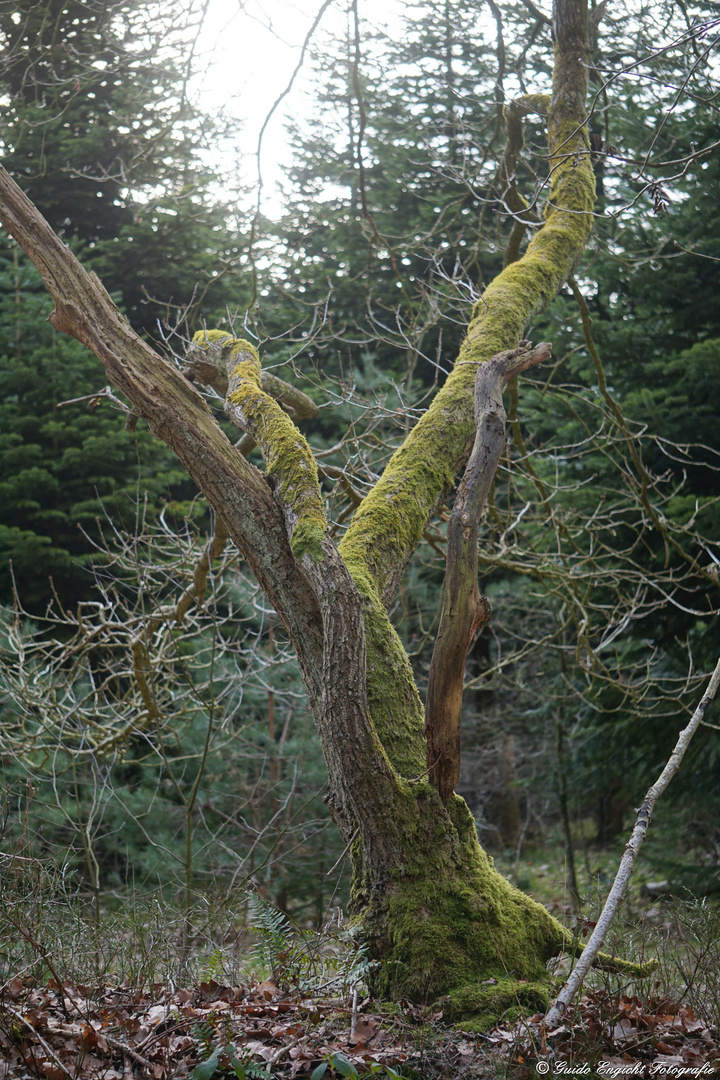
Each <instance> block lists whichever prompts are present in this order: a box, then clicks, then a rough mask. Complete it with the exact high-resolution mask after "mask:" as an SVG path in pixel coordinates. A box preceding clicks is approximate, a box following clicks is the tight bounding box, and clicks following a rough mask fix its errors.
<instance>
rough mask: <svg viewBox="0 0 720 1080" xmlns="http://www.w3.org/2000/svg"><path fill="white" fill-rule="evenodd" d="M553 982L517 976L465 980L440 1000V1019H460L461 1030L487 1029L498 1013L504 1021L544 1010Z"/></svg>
mask: <svg viewBox="0 0 720 1080" xmlns="http://www.w3.org/2000/svg"><path fill="white" fill-rule="evenodd" d="M551 992H552V985H551V982H550V980H549V979H548V980H543V981H542V982H530V981H527V982H520V981H519V980H517V979H498V980H496V981H494V982H491V981H489V980H488V982H487V983H486V984H482V983H468V984H467V985H465V986H461V987H460V989H459V990H455V991H453V993H452V994H448V995H447V997H445V998H443V999H442V1000H441V1004H442V1009H443V1020H446V1021H447V1022H448V1023H451V1024H458V1023H460V1024H461V1026H462V1029H463V1031H476V1032H482V1031H489V1029H490V1028H492V1027H494V1026H495V1024H497V1022H498V1020H499V1019H500V1017H502V1018H503V1020H504V1021H505V1022H507V1023H511V1022H512V1021H513V1020H515V1019H517V1018H519V1017H520V1016H522V1015H523V1014H527V1013H528V1012H539V1011H540V1010H543V1011H546V1010H547V1008H548V1006H549V1005H550V997H551Z"/></svg>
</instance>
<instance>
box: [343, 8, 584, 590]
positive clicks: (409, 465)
mask: <svg viewBox="0 0 720 1080" xmlns="http://www.w3.org/2000/svg"><path fill="white" fill-rule="evenodd" d="M586 17H587V14H586V12H585V15H584V16H583V18H584V19H585V20H586ZM584 26H585V30H586V22H585V24H584ZM585 30H584V29H583V20H582V19H581V20H580V21H579V23H578V36H577V37H575V36H574V34H573V35H571V36H570V37H569V39H568V42H567V43H563V45H562V46H561V45H558V47H557V48H556V55H555V73H554V80H553V95H552V98H551V102H550V108H549V109H548V148H549V162H550V183H549V189H548V197H547V201H546V206H545V215H544V216H545V224H544V226H543V227H542V228H541V229H540V230H539V231H538V232H537V233H536V234H535V236H534V237H533V238H532V240H531V241H530V243H529V245H528V247H527V250H526V252H525V253H524V255H523V256H522V258H521V259H519V260H518V261H516V262H513V263H511V264H510V265H508V266H507V267H506V268H505V269H504V270H503V271H502V273H501V274H499V275H498V276H497V277H496V278H495V279H494V281H493V282H491V284H490V285H489V286H488V287H487V289H486V290H485V292H484V293H483V294H482V296H481V297H480V299H479V300H478V302H477V304H476V305H475V308H474V310H473V314H472V319H471V321H470V324H469V326H468V331H467V335H466V337H465V340H464V341H463V344H462V346H461V348H460V352H459V355H458V358H457V361H456V363H455V366H454V368H453V370H452V372H451V373H450V375H449V377H448V379H447V381H446V383H445V385H444V386H443V387H442V389H441V390H440V391H439V392H438V394H437V395H436V397H435V399H434V401H433V403H432V405H431V406H430V408H429V409H428V411H427V412H426V413H425V415H424V416H423V417H422V418H421V420H419V421H418V423H417V424H416V426H415V427H414V428H413V430H412V431H411V432H410V434H409V436H408V438H407V439H406V440H405V442H404V443H403V445H402V447H401V448H400V449H399V450H398V451H396V453H395V454H394V455H393V457H392V458H391V459H390V462H389V463H388V465H387V467H386V469H385V472H384V473H383V475H382V477H381V478H380V481H379V482H378V483H377V484H376V485H375V487H374V488H373V490H372V491H371V492H370V494H369V495H368V496H367V497H366V498H365V499H364V501H363V503H362V504H361V506H360V507H359V508H358V510H357V512H356V514H355V517H354V519H353V521H352V522H351V524H350V527H349V529H348V531H347V533H346V534H345V536H344V538H343V541H342V543H341V545H340V553H341V554H342V556H343V558H345V559H346V561H347V560H353V561H354V562H355V564H356V565H359V564H361V563H362V564H364V565H365V566H366V567H367V569H368V571H369V573H370V574H371V576H372V578H373V580H374V582H375V586H376V588H377V591H378V593H379V595H380V596H381V597H382V598H383V600H385V601H387V600H388V598H389V597H390V596H392V593H393V591H394V589H395V588H396V586H397V584H398V582H399V580H400V577H401V576H402V573H403V570H404V568H405V564H406V562H407V559H408V558H409V556H410V554H411V552H412V551H413V550H414V548H415V547H416V546H417V544H418V543H419V541H420V538H421V536H422V533H423V529H424V528H425V526H426V523H427V521H428V518H429V517H430V515H431V514H432V512H433V510H434V509H435V507H436V506H437V505H438V501H439V500H440V499H441V498H442V497H443V495H444V494H445V493H446V492H447V491H448V490H449V488H450V486H451V485H452V483H453V479H454V476H455V473H456V471H457V469H458V468H459V467H460V466H461V464H462V463H463V461H464V460H465V459H466V457H467V454H468V452H469V449H470V445H471V440H472V438H473V435H474V408H473V406H474V402H473V388H474V382H475V374H476V370H477V369H476V365H477V364H479V363H483V362H485V361H487V360H490V359H491V358H492V357H493V356H495V355H496V354H497V353H499V352H503V351H504V350H506V349H513V348H516V347H517V345H518V343H519V341H520V340H521V339H522V338H523V337H524V336H525V330H526V327H527V325H528V322H529V321H530V319H532V318H533V316H534V315H536V314H537V313H538V312H540V311H542V310H543V308H545V307H546V306H547V305H548V304H549V303H550V302H551V301H552V300H553V298H554V297H555V296H556V294H557V292H558V290H559V289H560V288H561V287H562V285H563V284H564V282H565V281H566V280H567V278H568V277H569V276H570V275H571V274H572V273H573V271H574V269H575V267H576V265H577V263H578V261H579V259H580V257H581V255H582V252H583V250H584V247H585V244H586V242H587V239H588V237H589V235H590V230H591V225H592V209H593V205H594V200H595V176H594V172H593V168H592V163H591V159H590V147H589V139H588V134H587V129H586V123H585V120H586V114H585V104H584V103H585V96H586V92H587V64H586V63H585V62H584V57H585V56H586V53H587V44H586V42H583V41H582V39H581V35H582V33H583V32H585ZM529 100H532V96H531V98H530V99H529ZM535 104H536V106H537V105H539V104H542V105H543V107H544V104H545V99H544V98H543V97H542V96H539V97H538V98H537V99H536V101H535Z"/></svg>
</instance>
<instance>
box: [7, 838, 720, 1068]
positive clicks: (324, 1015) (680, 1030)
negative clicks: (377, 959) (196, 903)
mask: <svg viewBox="0 0 720 1080" xmlns="http://www.w3.org/2000/svg"><path fill="white" fill-rule="evenodd" d="M620 847H621V845H620ZM590 854H591V856H592V857H589V855H588V849H586V855H585V858H584V860H582V865H579V866H578V878H579V885H580V887H581V889H582V890H583V893H584V894H585V895H586V900H585V902H584V905H583V908H582V914H581V915H580V916H577V915H575V913H574V912H573V909H572V906H571V905H570V903H569V901H568V890H567V887H566V883H565V874H564V873H563V857H562V854H561V853H560V850H559V849H558V848H556V847H553V846H551V847H548V846H547V845H546V846H544V847H540V848H538V849H537V850H533V849H532V848H529V849H527V850H525V851H524V852H523V858H522V871H521V872H522V878H520V879H519V880H518V873H517V865H519V861H518V860H516V861H515V862H516V863H517V865H515V864H514V862H513V858H512V857H511V856H510V855H508V856H507V857H505V858H502V857H500V858H498V859H497V860H496V861H497V863H498V865H499V867H500V869H501V870H503V872H505V873H506V874H507V875H508V876H509V877H515V879H516V880H517V883H518V884H520V885H521V887H523V888H525V889H527V890H528V891H530V892H532V894H533V895H534V896H536V898H537V899H540V900H541V901H542V902H543V903H545V904H546V906H547V907H549V908H550V909H551V910H552V911H553V912H554V913H555V914H556V915H558V917H560V918H561V919H563V920H564V921H565V923H566V924H567V925H569V926H575V928H576V930H577V933H578V937H579V938H580V939H582V937H584V936H587V934H588V933H589V932H590V930H591V928H592V926H594V919H595V918H596V917H597V913H598V911H599V908H600V906H601V902H602V899H603V891H604V890H606V888H607V885H608V884H609V882H610V880H611V878H612V874H613V873H614V870H615V868H616V866H617V858H618V852H617V850H615V849H614V848H607V849H603V850H599V849H594V850H592V852H591V853H590ZM649 865H650V867H652V863H650V864H649ZM558 866H559V867H560V871H559V872H557V870H556V869H555V868H557V867H558ZM656 871H657V866H655V867H652V869H648V868H646V869H645V870H643V871H642V872H641V874H640V876H639V879H638V881H637V882H635V883H634V884H633V887H632V890H631V893H630V895H629V897H628V900H627V902H626V903H625V906H624V909H623V912H622V916H621V918H620V920H619V921H618V923H617V925H616V926H615V927H614V929H613V932H612V935H611V940H609V941H608V942H607V943H606V951H610V952H615V953H616V954H618V955H622V956H624V957H627V958H630V959H633V960H645V959H647V958H648V957H650V956H653V957H656V958H657V960H658V962H659V966H658V969H657V972H656V973H655V974H654V975H653V976H652V977H651V978H649V979H646V980H644V981H642V982H639V981H638V982H632V981H629V980H627V979H621V978H620V977H618V976H611V975H607V974H604V973H600V972H598V973H594V974H593V975H592V976H591V978H590V979H589V980H588V982H587V983H586V986H585V991H584V996H583V997H582V998H581V999H580V1001H579V1002H578V1003H577V1004H576V1006H575V1007H574V1009H573V1010H572V1011H571V1012H570V1014H569V1015H568V1016H567V1018H566V1020H565V1022H564V1023H563V1024H562V1025H561V1026H560V1027H559V1028H557V1029H556V1030H554V1031H547V1030H546V1028H545V1026H544V1024H543V1018H542V1016H540V1015H538V1016H534V1017H525V1018H524V1019H521V1020H518V1019H515V1018H512V1019H511V1017H510V1016H509V1015H508V1016H506V1017H504V1018H501V1021H500V1022H499V1023H498V1025H497V1026H496V1027H495V1028H494V1029H493V1030H491V1031H488V1032H485V1033H483V1034H478V1033H473V1032H470V1031H463V1030H461V1029H459V1028H457V1027H450V1026H448V1025H447V1024H445V1023H444V1021H443V1016H442V1011H441V1010H440V1009H437V1008H421V1007H419V1006H414V1005H411V1004H409V1003H400V1004H399V1005H396V1006H385V1005H380V1004H379V1003H378V1002H376V1001H373V1000H372V999H371V998H370V997H369V996H366V995H365V994H364V990H363V981H362V972H363V958H362V953H361V951H359V950H358V949H357V946H356V945H355V946H354V945H353V941H352V934H351V933H349V934H348V932H347V930H346V929H345V928H344V927H343V925H342V923H341V922H340V921H338V920H336V921H335V923H334V927H331V928H330V929H328V927H325V928H324V929H323V931H320V932H311V931H302V930H297V928H295V927H293V926H292V924H291V923H290V922H289V920H287V919H286V918H285V916H283V915H282V913H280V912H278V911H277V910H276V909H273V908H272V907H271V906H270V905H269V904H267V903H266V902H265V901H263V900H262V899H257V898H256V899H255V900H251V902H250V909H251V915H252V918H251V920H250V921H251V923H252V927H251V928H250V929H248V930H246V931H242V932H241V933H239V934H238V933H237V932H236V933H235V935H234V937H233V938H232V940H231V939H230V938H229V937H226V938H223V937H222V933H221V932H220V930H219V929H218V927H217V926H216V927H215V929H214V937H211V936H208V935H206V936H205V938H204V945H202V947H201V946H199V945H198V947H197V948H196V949H195V952H196V953H197V957H199V958H200V963H198V962H195V963H193V962H189V961H188V954H187V948H188V941H187V938H186V937H185V938H183V941H182V950H183V952H182V955H179V954H178V951H177V950H178V946H179V938H178V930H177V927H178V925H179V924H178V923H174V922H173V921H172V919H171V918H169V917H167V913H166V915H165V916H163V917H162V918H160V917H159V916H158V912H160V905H159V904H158V903H157V901H154V902H153V913H154V914H153V920H150V919H149V917H148V916H147V915H146V916H145V917H144V918H138V917H136V921H135V923H134V924H132V925H130V924H127V923H123V922H122V920H119V919H118V918H117V917H116V916H113V919H114V921H113V919H111V920H110V921H108V922H105V923H103V922H98V921H97V920H96V921H95V923H94V924H93V921H92V919H87V918H86V916H85V915H83V916H82V917H81V916H80V915H79V914H78V912H75V914H74V920H75V921H74V922H73V923H72V925H69V924H68V923H67V922H65V923H63V922H62V920H60V921H57V922H54V920H55V918H56V912H57V911H58V910H59V909H60V906H59V905H58V907H57V908H56V907H53V906H52V905H48V904H46V906H45V907H43V908H42V909H40V908H38V907H37V906H35V905H37V903H38V902H39V901H38V897H39V896H40V893H39V892H38V890H37V889H35V890H34V891H32V892H31V893H27V894H26V899H23V900H18V902H17V905H16V906H14V907H12V909H10V908H7V907H5V906H4V905H5V904H6V903H7V901H4V902H3V908H2V910H0V916H1V915H3V914H4V915H5V919H6V920H8V919H9V920H10V922H7V921H5V923H4V929H3V931H0V937H2V936H3V934H12V933H13V927H14V928H15V931H16V932H17V933H16V934H15V937H16V938H17V940H18V941H19V942H20V945H21V946H22V948H23V949H24V950H25V951H24V954H23V956H24V962H23V963H18V960H19V958H20V955H21V953H20V952H19V951H18V950H17V949H16V950H15V953H14V954H13V955H14V967H12V968H9V967H7V966H6V965H5V963H3V965H2V970H0V1080H31V1078H33V1080H35V1078H40V1080H68V1078H72V1080H130V1078H135V1080H141V1078H143V1080H174V1078H177V1080H186V1078H187V1080H211V1078H218V1080H219V1078H221V1077H230V1078H232V1077H237V1078H238V1080H293V1078H296V1077H297V1078H299V1080H321V1078H323V1077H324V1080H336V1078H337V1077H340V1076H342V1077H348V1076H350V1077H363V1076H376V1077H379V1078H381V1080H383V1078H386V1080H393V1078H395V1077H406V1078H412V1080H500V1078H505V1080H529V1078H531V1077H536V1076H540V1077H542V1076H549V1077H560V1076H583V1077H592V1076H608V1077H620V1076H639V1077H643V1078H650V1077H704V1076H720V905H719V904H718V901H717V898H715V899H712V898H706V899H695V898H693V897H691V896H690V895H689V894H687V895H685V896H680V897H679V898H678V897H677V896H675V897H672V896H667V897H656V896H653V895H650V896H648V895H644V896H643V895H642V893H641V889H642V886H643V885H645V890H644V891H645V893H646V894H647V884H648V880H649V877H648V875H652V874H653V873H655V875H656ZM670 891H672V890H670ZM43 902H45V901H43ZM253 905H254V906H253ZM246 906H247V905H246ZM170 910H171V909H168V911H170ZM138 934H140V936H141V937H142V941H141V940H140V938H139V937H138ZM143 935H144V936H143ZM253 936H254V937H255V939H256V940H255V943H254V944H253ZM39 938H40V939H41V940H42V943H43V944H42V945H41V944H40V941H39V940H38V939H39ZM21 939H22V940H21ZM199 940H200V939H199V938H198V942H199ZM213 941H214V942H218V941H219V942H220V945H218V946H217V947H214V946H213V944H212V943H213ZM208 945H210V948H209V949H208ZM226 947H227V949H226ZM121 948H125V949H129V950H130V952H129V953H126V955H130V953H133V952H134V954H136V955H137V957H138V959H137V964H136V966H133V965H132V964H131V965H129V964H128V962H127V960H125V961H122V962H120V960H119V959H118V957H120V950H121ZM173 948H175V949H176V955H175V957H174V966H173V965H172V964H171V965H170V966H168V962H167V957H168V956H170V952H171V950H172V949H173ZM353 950H354V951H353ZM12 952H13V948H12V943H11V942H10V941H9V940H8V939H6V940H5V941H1V940H0V956H2V957H3V958H4V959H8V958H9V956H10V954H12ZM101 953H102V954H103V955H104V958H105V961H106V962H105V963H104V964H103V963H101V962H100V954H101ZM231 953H233V954H234V955H233V956H231V955H230V954H231ZM111 956H112V957H113V959H108V958H109V957H111ZM163 956H164V957H165V958H166V959H165V960H163ZM197 957H196V960H197ZM568 965H569V961H568V960H567V959H565V960H561V961H560V963H559V965H558V968H557V971H556V975H557V977H558V979H559V981H562V978H563V976H564V975H565V974H566V973H567V970H568ZM364 970H365V971H366V970H367V968H366V967H365V969H364ZM271 972H272V973H271Z"/></svg>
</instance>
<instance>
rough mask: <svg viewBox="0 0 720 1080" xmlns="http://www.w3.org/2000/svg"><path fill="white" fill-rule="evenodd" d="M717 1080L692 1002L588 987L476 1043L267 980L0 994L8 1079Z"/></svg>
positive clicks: (23, 989)
mask: <svg viewBox="0 0 720 1080" xmlns="http://www.w3.org/2000/svg"><path fill="white" fill-rule="evenodd" d="M543 1075H550V1076H560V1075H577V1076H607V1077H617V1076H623V1075H629V1076H640V1077H650V1076H667V1077H671V1076H672V1077H676V1076H683V1077H688V1076H697V1077H702V1076H717V1075H720V1040H718V1032H717V1030H716V1029H715V1028H714V1027H712V1026H708V1024H707V1023H706V1022H705V1020H703V1019H701V1018H699V1017H697V1016H696V1015H695V1012H694V1010H693V1009H692V1007H691V1006H690V1005H689V1004H683V1005H678V1004H676V1003H673V1002H671V1001H669V1000H667V999H665V998H658V997H653V996H651V995H647V996H646V997H645V998H644V999H642V998H640V997H638V996H634V995H633V996H628V995H627V994H617V993H613V992H611V991H608V990H603V989H598V990H592V991H590V992H588V993H586V994H585V995H584V997H583V998H582V999H581V1001H580V1002H579V1004H578V1005H577V1007H576V1008H575V1009H574V1010H573V1012H572V1014H571V1015H570V1017H569V1018H568V1020H567V1022H566V1023H564V1024H563V1025H562V1026H561V1027H559V1028H558V1029H556V1030H555V1031H550V1032H548V1031H546V1029H545V1027H544V1024H543V1019H542V1016H540V1015H538V1016H535V1017H531V1018H528V1019H525V1020H522V1021H518V1022H516V1023H514V1024H501V1025H498V1026H497V1027H496V1028H494V1029H493V1030H492V1031H490V1032H488V1033H487V1034H485V1035H477V1034H471V1033H467V1032H463V1031H461V1030H457V1029H454V1028H453V1029H450V1028H448V1027H447V1026H445V1025H443V1022H442V1013H441V1012H440V1011H439V1010H429V1011H428V1010H423V1009H420V1008H417V1007H412V1006H405V1007H401V1008H394V1009H392V1010H388V1009H383V1008H380V1007H378V1005H377V1003H374V1002H371V1001H360V1002H356V1005H355V1008H354V1009H353V1008H352V1004H351V1003H350V1002H347V1001H342V1000H338V999H327V1000H324V1001H323V1000H321V999H318V998H315V997H313V998H302V997H299V996H298V995H297V994H296V993H292V992H287V991H282V990H281V989H280V988H279V987H278V986H277V985H276V984H275V983H274V982H273V981H272V980H265V981H263V982H260V983H257V982H256V983H253V984H252V985H241V986H233V987H230V986H223V985H221V984H219V983H217V982H215V981H210V982H207V983H202V984H201V985H200V986H198V987H195V988H194V989H184V990H175V991H173V990H172V989H170V988H168V987H163V986H160V985H156V986H152V987H146V988H144V989H138V988H136V987H132V986H116V987H110V986H94V987H89V986H71V985H69V984H66V985H63V986H62V987H58V986H57V985H56V984H54V983H53V982H52V981H51V982H50V983H48V984H45V985H38V984H35V983H34V981H33V980H31V979H29V978H25V979H23V978H16V979H13V980H11V982H10V983H9V984H7V985H6V986H5V987H4V988H3V992H2V998H1V1000H0V1077H3V1078H12V1080H30V1078H47V1080H67V1078H73V1080H130V1078H131V1077H134V1078H140V1077H143V1078H147V1080H150V1078H154V1080H172V1078H178V1080H181V1078H189V1077H192V1078H193V1080H210V1078H211V1077H238V1078H239V1080H246V1078H247V1080H250V1078H254V1080H260V1078H263V1080H271V1078H272V1080H284V1078H295V1077H297V1078H300V1080H303V1078H304V1080H307V1078H310V1077H312V1078H313V1080H319V1078H321V1077H323V1076H324V1077H325V1078H326V1080H334V1078H335V1077H338V1076H344V1077H348V1076H351V1077H363V1076H376V1077H380V1078H394V1077H400V1076H402V1077H413V1078H418V1080H431V1078H432V1080H435V1078H438V1080H439V1078H448V1080H449V1078H458V1080H459V1078H465V1080H471V1078H472V1080H481V1078H482V1080H486V1078H487V1080H491V1078H493V1080H497V1078H499V1077H507V1078H510V1077H512V1078H513V1080H526V1078H527V1080H529V1078H530V1077H535V1076H543Z"/></svg>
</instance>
